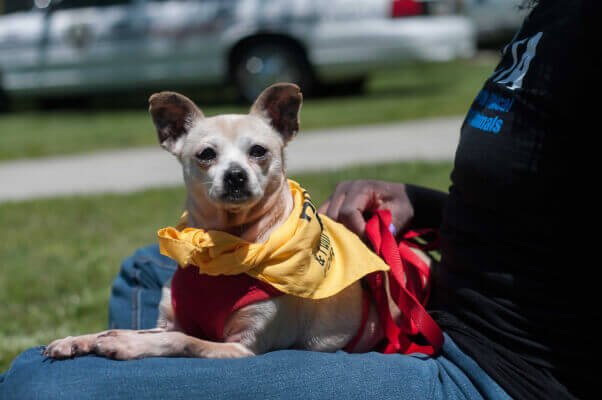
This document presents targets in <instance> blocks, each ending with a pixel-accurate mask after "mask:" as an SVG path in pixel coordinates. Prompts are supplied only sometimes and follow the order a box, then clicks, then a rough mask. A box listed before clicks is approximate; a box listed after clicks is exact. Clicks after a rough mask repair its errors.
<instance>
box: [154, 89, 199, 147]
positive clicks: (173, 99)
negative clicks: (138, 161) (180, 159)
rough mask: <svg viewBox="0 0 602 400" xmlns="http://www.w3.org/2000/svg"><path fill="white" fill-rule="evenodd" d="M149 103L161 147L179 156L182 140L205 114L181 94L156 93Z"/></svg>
mask: <svg viewBox="0 0 602 400" xmlns="http://www.w3.org/2000/svg"><path fill="white" fill-rule="evenodd" d="M148 102H149V103H150V107H149V112H150V114H151V117H152V118H153V122H154V123H155V127H156V128H157V135H158V136H159V143H160V144H161V147H163V148H165V149H166V150H168V151H169V152H171V153H174V154H177V153H178V152H179V150H180V149H179V148H178V145H177V144H178V143H179V142H180V139H182V138H183V137H185V136H186V134H187V133H188V131H189V130H190V128H191V127H192V124H193V123H194V121H196V120H197V119H199V118H203V113H202V112H201V110H199V108H198V107H197V106H196V105H195V104H194V103H193V102H192V100H190V99H189V98H188V97H186V96H182V95H181V94H179V93H174V92H161V93H155V94H153V95H152V96H151V97H150V99H149V100H148Z"/></svg>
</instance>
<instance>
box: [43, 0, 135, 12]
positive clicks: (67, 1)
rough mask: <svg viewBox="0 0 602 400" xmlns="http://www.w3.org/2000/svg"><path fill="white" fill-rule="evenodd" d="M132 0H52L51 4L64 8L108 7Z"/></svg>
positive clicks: (59, 8) (57, 8)
mask: <svg viewBox="0 0 602 400" xmlns="http://www.w3.org/2000/svg"><path fill="white" fill-rule="evenodd" d="M131 2H132V0H54V1H53V2H52V3H51V5H52V8H53V9H56V10H65V9H71V8H83V7H108V6H116V5H123V4H129V3H131Z"/></svg>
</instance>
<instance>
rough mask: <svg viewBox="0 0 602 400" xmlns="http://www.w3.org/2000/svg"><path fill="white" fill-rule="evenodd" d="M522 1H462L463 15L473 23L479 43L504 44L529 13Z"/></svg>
mask: <svg viewBox="0 0 602 400" xmlns="http://www.w3.org/2000/svg"><path fill="white" fill-rule="evenodd" d="M522 3H524V0H464V9H465V14H466V15H467V16H468V17H469V18H470V19H471V20H472V21H473V22H474V23H475V29H476V32H477V40H478V42H479V43H499V42H506V41H508V40H509V39H511V38H512V36H513V35H514V33H516V31H517V30H518V29H519V28H520V26H521V25H522V23H523V20H524V19H525V17H526V16H527V14H528V13H529V9H528V8H525V7H523V8H521V7H520V5H521V4H522Z"/></svg>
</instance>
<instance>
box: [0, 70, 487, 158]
mask: <svg viewBox="0 0 602 400" xmlns="http://www.w3.org/2000/svg"><path fill="white" fill-rule="evenodd" d="M493 67H494V60H492V59H487V60H484V61H483V60H465V61H454V62H446V63H429V64H411V65H407V66H405V67H403V68H398V69H396V70H394V71H393V70H391V71H384V72H382V73H379V74H377V75H375V76H374V77H373V79H371V80H370V81H369V82H368V85H367V88H366V91H365V93H364V94H363V95H359V96H339V97H323V98H313V99H312V98H310V99H306V101H305V104H304V106H303V111H302V114H301V123H302V129H305V130H309V129H315V128H327V127H335V126H345V125H355V124H369V123H382V122H390V121H402V120H410V119H417V118H429V117H439V116H449V115H463V114H465V113H466V111H467V110H468V108H469V106H470V104H471V102H472V100H473V99H474V97H475V96H476V94H477V93H478V91H479V89H480V87H481V85H482V84H483V82H484V81H485V79H486V78H487V77H488V76H489V75H490V73H491V72H492V71H493ZM198 104H199V106H200V107H201V108H202V109H203V111H204V112H205V114H206V115H208V116H211V115H215V114H220V113H225V112H229V113H232V112H233V113H242V112H247V109H248V107H246V106H244V107H243V106H241V105H219V106H215V105H213V106H212V105H211V104H208V101H207V99H205V100H204V101H202V102H201V101H198ZM138 109H139V111H137V110H138ZM146 109H147V104H146V103H145V101H144V100H141V101H140V106H139V108H137V109H136V111H131V110H121V111H119V110H117V111H116V110H105V111H89V112H86V111H54V112H18V113H14V114H7V115H0V160H9V159H18V158H28V157H41V156H52V155H60V154H71V153H78V152H86V151H92V150H98V149H110V148H124V147H133V146H145V145H154V144H156V136H155V132H154V128H153V126H152V123H151V121H150V118H149V116H148V113H147V112H146Z"/></svg>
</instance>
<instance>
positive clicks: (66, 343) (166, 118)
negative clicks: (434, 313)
mask: <svg viewBox="0 0 602 400" xmlns="http://www.w3.org/2000/svg"><path fill="white" fill-rule="evenodd" d="M301 105H302V94H301V92H300V90H299V87H297V86H296V85H294V84H287V83H283V84H276V85H273V86H271V87H269V88H267V89H266V90H265V91H264V92H263V93H262V94H261V95H260V96H259V97H258V98H257V100H256V101H255V103H254V104H253V106H252V107H251V110H250V112H249V114H246V115H218V116H215V117H210V118H206V117H204V115H203V113H202V112H201V110H200V109H199V108H198V107H197V106H196V105H195V104H194V103H193V102H192V101H191V100H190V99H188V98H186V97H185V96H182V95H180V94H177V93H173V92H162V93H158V94H154V95H153V96H152V97H151V98H150V114H151V116H152V119H153V122H154V124H155V126H156V129H157V134H158V137H159V142H160V144H161V146H162V147H163V148H165V149H166V150H168V151H169V152H170V153H172V154H173V155H175V156H176V157H177V158H178V160H179V161H180V163H181V165H182V169H183V174H184V181H185V184H186V188H187V200H186V209H187V213H188V214H187V215H188V217H187V218H188V221H187V223H188V226H190V227H193V228H202V229H205V230H218V231H223V232H227V233H230V234H232V235H235V236H238V237H240V238H242V239H244V240H246V241H249V242H255V243H261V242H264V241H265V240H266V239H267V238H268V237H269V236H270V233H272V232H273V231H274V230H275V229H276V228H278V227H279V226H280V225H281V224H282V223H283V222H284V221H285V220H286V219H287V217H288V216H289V214H290V213H291V211H292V209H293V198H292V195H291V192H290V190H289V186H288V184H287V180H286V174H285V162H284V154H283V153H284V148H285V146H286V145H287V144H288V143H289V142H290V141H291V140H292V139H293V138H294V137H295V135H296V134H297V132H298V130H299V113H300V109H301ZM423 258H424V257H423ZM424 259H425V260H428V258H424ZM170 283H171V282H168V283H167V284H166V286H165V287H164V288H163V296H162V299H161V302H160V305H159V318H158V324H157V327H156V328H155V329H151V330H139V331H136V330H109V331H105V332H100V333H96V334H91V335H83V336H77V337H67V338H65V339H60V340H56V341H54V342H53V343H51V344H50V345H49V346H48V347H47V349H46V351H45V354H46V355H47V356H50V357H52V358H57V359H62V358H70V357H75V356H81V355H85V354H89V353H95V354H97V355H101V356H106V357H109V358H112V359H118V360H130V359H139V358H144V357H203V358H237V357H247V356H252V355H256V354H262V353H265V352H268V351H272V350H277V349H286V348H296V349H305V350H312V351H323V352H334V351H337V350H340V349H343V348H344V347H345V346H346V345H347V344H348V343H349V342H350V341H351V340H352V339H356V340H357V341H356V342H355V346H354V352H366V351H369V350H371V349H373V348H374V346H375V345H376V344H377V343H379V341H381V339H382V338H383V337H384V332H383V329H382V327H381V324H380V323H379V316H378V312H377V310H376V307H375V306H374V304H371V305H370V306H369V308H368V312H367V317H365V316H363V314H362V313H363V310H362V293H363V289H362V287H361V284H360V282H359V281H358V282H355V283H354V284H352V285H351V286H348V287H347V288H346V289H344V290H342V291H341V292H339V293H338V294H336V295H334V296H331V297H328V298H325V299H320V300H315V299H306V298H302V297H296V296H293V295H282V296H279V297H276V298H270V299H267V300H262V301H259V302H255V303H253V304H249V305H246V306H245V307H243V308H241V309H238V310H237V311H235V312H233V313H232V314H231V315H230V317H229V318H228V319H227V321H226V323H225V325H224V328H223V341H221V342H220V341H209V340H204V339H201V338H198V337H193V336H190V335H188V334H186V333H185V332H184V330H183V329H182V326H181V325H180V324H179V322H178V319H177V317H176V315H175V312H174V310H173V307H172V302H171V292H170V290H171V289H170ZM389 305H390V309H391V310H392V311H391V312H392V315H393V317H394V319H395V320H398V318H399V315H400V310H399V308H397V306H396V305H395V303H394V302H392V301H389ZM363 317H364V320H363ZM360 327H362V329H363V331H362V332H358V330H359V329H360ZM356 337H357V338H356Z"/></svg>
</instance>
